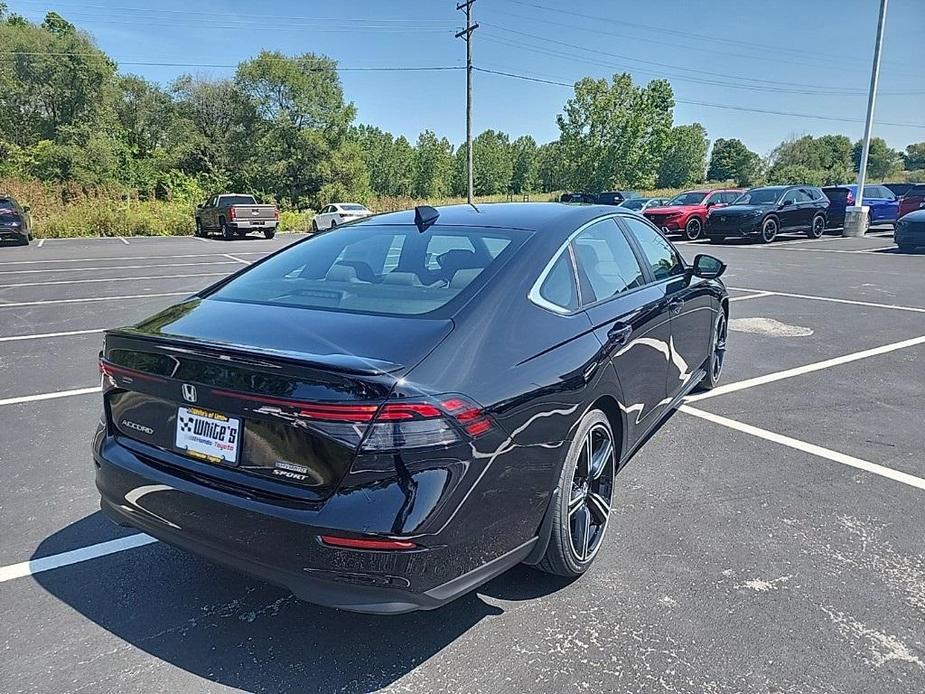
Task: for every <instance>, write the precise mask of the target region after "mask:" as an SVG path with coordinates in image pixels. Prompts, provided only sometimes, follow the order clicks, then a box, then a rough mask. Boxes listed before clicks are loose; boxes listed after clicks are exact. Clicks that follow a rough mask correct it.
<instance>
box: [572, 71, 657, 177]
mask: <svg viewBox="0 0 925 694" xmlns="http://www.w3.org/2000/svg"><path fill="white" fill-rule="evenodd" d="M574 89H575V94H574V96H573V97H572V98H570V99H569V100H568V101H567V102H566V104H565V108H564V109H563V111H564V112H563V113H561V114H559V116H557V118H556V121H557V123H558V125H559V133H560V135H559V146H560V149H561V153H562V156H563V159H564V164H565V167H566V171H567V172H568V174H567V177H566V182H567V184H568V185H569V186H570V187H572V188H574V189H580V190H588V191H590V192H598V191H601V190H606V189H608V188H612V187H624V186H631V187H635V186H640V187H647V186H651V185H653V184H654V183H655V178H656V173H657V171H658V168H659V164H660V162H661V159H662V156H663V155H664V152H665V150H666V149H667V147H668V143H669V135H670V131H671V125H672V120H673V115H672V109H673V108H674V96H673V94H672V90H671V85H669V84H668V82H667V81H665V80H654V81H652V82H649V84H648V85H647V86H645V87H637V86H635V85H634V84H633V79H632V77H631V76H630V75H629V74H627V73H624V74H622V75H614V76H613V79H612V80H611V81H607V80H605V79H600V80H595V79H592V78H590V77H586V78H584V79H581V80H579V81H578V82H576V83H575V88H574Z"/></svg>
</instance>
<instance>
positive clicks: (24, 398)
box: [0, 386, 100, 405]
mask: <svg viewBox="0 0 925 694" xmlns="http://www.w3.org/2000/svg"><path fill="white" fill-rule="evenodd" d="M99 392H100V387H99V386H93V387H92V388H74V389H73V390H56V391H54V392H52V393H39V394H38V395H20V396H19V397H16V398H5V399H3V400H0V405H21V404H22V403H24V402H39V401H40V400H57V399H58V398H70V397H73V396H75V395H89V394H90V393H99Z"/></svg>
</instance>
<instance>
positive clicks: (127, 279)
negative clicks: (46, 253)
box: [0, 260, 246, 289]
mask: <svg viewBox="0 0 925 694" xmlns="http://www.w3.org/2000/svg"><path fill="white" fill-rule="evenodd" d="M241 262H246V261H243V260H242V261H241ZM227 274H228V273H227V272H196V273H190V274H186V275H142V276H141V277H103V278H100V277H94V278H92V279H84V280H51V281H48V282H19V283H17V284H0V289H15V288H17V287H51V286H57V285H61V284H88V283H91V282H135V281H141V280H175V279H179V278H183V277H224V276H225V275H227Z"/></svg>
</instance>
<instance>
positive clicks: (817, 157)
mask: <svg viewBox="0 0 925 694" xmlns="http://www.w3.org/2000/svg"><path fill="white" fill-rule="evenodd" d="M851 159H852V153H851V140H850V139H848V138H847V137H846V136H844V135H823V136H822V137H818V138H814V137H813V136H812V135H804V136H803V137H799V138H791V139H790V140H785V141H784V142H782V143H781V144H779V145H778V146H777V147H776V148H775V149H774V151H773V152H771V156H770V160H771V168H770V171H769V172H768V177H769V179H770V180H778V179H780V178H781V176H780V175H779V174H778V170H779V169H788V170H794V169H792V167H802V168H803V169H806V170H808V171H812V172H813V173H812V175H811V178H812V180H813V181H819V182H820V184H833V183H843V182H845V181H848V180H851V179H852V178H854V175H853V172H852V168H851V166H852V164H851ZM797 170H798V169H797ZM788 175H789V174H788ZM786 177H787V176H786V175H785V176H784V178H786ZM805 182H807V183H808V182H810V181H809V180H807V181H805Z"/></svg>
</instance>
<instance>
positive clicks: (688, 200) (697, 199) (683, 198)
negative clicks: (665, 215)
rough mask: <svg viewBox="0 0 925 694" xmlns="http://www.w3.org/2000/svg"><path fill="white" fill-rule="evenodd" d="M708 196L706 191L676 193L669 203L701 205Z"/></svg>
mask: <svg viewBox="0 0 925 694" xmlns="http://www.w3.org/2000/svg"><path fill="white" fill-rule="evenodd" d="M705 197H707V194H706V193H681V194H680V195H675V196H674V197H673V198H672V199H671V201H670V202H669V203H668V204H669V205H699V204H700V203H702V202H703V199H704V198H705Z"/></svg>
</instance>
